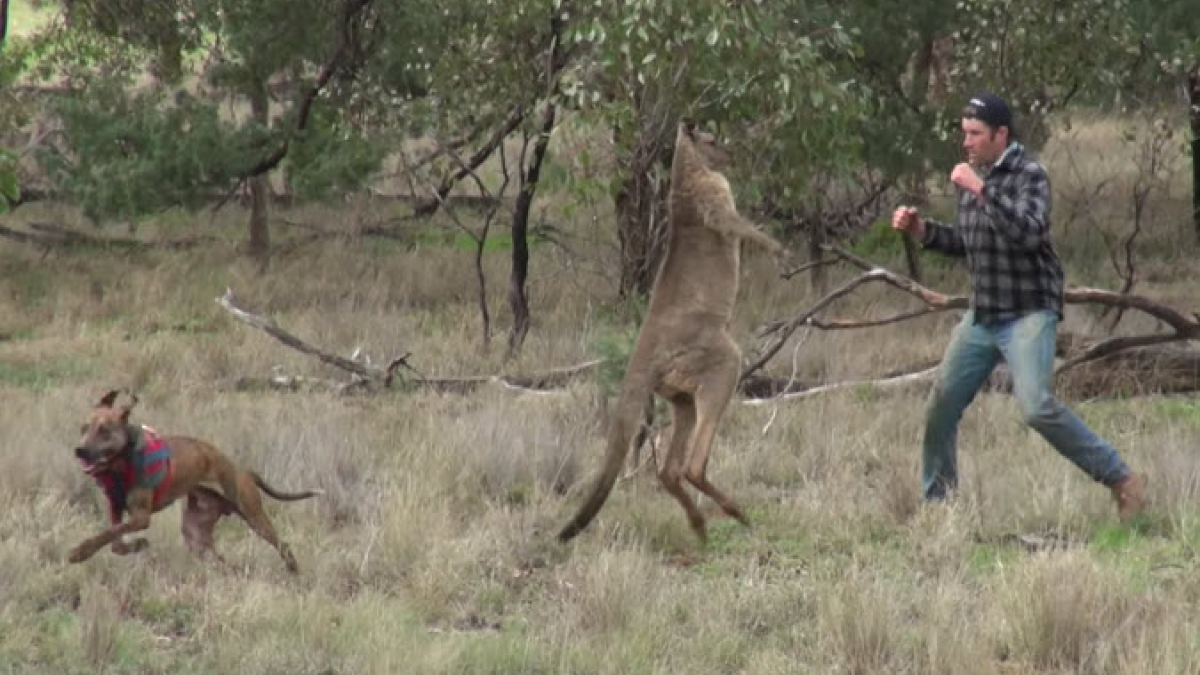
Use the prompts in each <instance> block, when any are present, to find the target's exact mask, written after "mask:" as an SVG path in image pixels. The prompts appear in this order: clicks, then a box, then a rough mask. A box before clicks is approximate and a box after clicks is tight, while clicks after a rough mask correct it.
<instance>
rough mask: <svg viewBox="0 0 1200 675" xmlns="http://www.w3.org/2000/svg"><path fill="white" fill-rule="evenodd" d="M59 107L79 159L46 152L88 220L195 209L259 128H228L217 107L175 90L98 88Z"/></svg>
mask: <svg viewBox="0 0 1200 675" xmlns="http://www.w3.org/2000/svg"><path fill="white" fill-rule="evenodd" d="M57 112H58V114H59V116H60V118H61V119H62V122H63V127H64V131H65V132H66V133H67V135H68V136H69V137H70V138H72V139H73V141H74V150H75V153H76V154H77V155H78V157H79V159H78V160H75V159H73V158H69V157H67V156H64V155H61V154H57V153H52V152H49V151H46V152H43V155H42V159H43V162H44V164H45V166H47V167H48V168H49V169H50V170H51V172H52V175H54V176H55V178H56V180H57V182H58V184H59V185H60V186H61V188H62V189H63V191H64V192H65V193H66V194H67V195H69V196H70V197H71V198H72V199H74V200H75V201H76V202H77V203H78V204H79V205H80V207H82V208H83V210H84V212H85V213H86V214H88V215H89V216H90V217H92V218H102V217H104V218H135V217H137V216H140V215H142V214H146V213H153V212H156V211H161V210H165V209H169V208H172V207H176V206H183V207H196V206H199V205H200V204H202V203H204V202H205V201H207V200H208V199H209V198H211V188H210V189H209V190H201V189H199V188H202V187H204V186H214V185H224V184H227V183H228V181H229V180H230V179H231V177H232V176H233V175H234V174H235V173H236V172H237V171H238V170H239V169H241V168H243V167H245V166H246V165H247V164H248V163H249V162H250V161H251V160H252V159H253V158H255V157H256V153H254V151H253V148H255V147H260V146H261V144H262V141H261V139H262V136H263V133H264V132H263V130H261V129H255V128H253V127H251V128H246V129H236V128H230V127H229V126H227V125H226V124H225V123H223V122H222V121H221V119H220V116H219V111H218V109H217V107H216V105H214V104H212V103H208V102H205V101H201V100H199V99H196V98H194V97H192V96H190V95H187V94H184V93H180V94H179V95H178V96H176V97H175V102H174V105H170V106H168V105H165V104H164V102H163V101H162V100H161V98H160V97H158V96H156V95H154V93H149V92H148V93H143V94H135V95H133V96H127V95H125V93H124V92H121V91H119V90H117V89H114V88H99V87H98V88H96V89H93V90H89V91H88V92H86V93H84V94H83V95H81V96H78V97H71V98H63V99H60V100H59V102H58V105H57Z"/></svg>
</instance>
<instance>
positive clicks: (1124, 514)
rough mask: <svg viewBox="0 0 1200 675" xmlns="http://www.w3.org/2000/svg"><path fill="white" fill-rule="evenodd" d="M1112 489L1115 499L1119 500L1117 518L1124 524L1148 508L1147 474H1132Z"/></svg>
mask: <svg viewBox="0 0 1200 675" xmlns="http://www.w3.org/2000/svg"><path fill="white" fill-rule="evenodd" d="M1110 489H1111V490H1112V494H1113V499H1115V500H1117V517H1118V518H1120V519H1121V521H1122V522H1124V521H1127V520H1129V519H1130V518H1133V517H1134V516H1136V515H1137V514H1139V513H1141V512H1142V509H1144V508H1146V474H1144V473H1135V474H1130V475H1129V477H1128V478H1126V479H1125V480H1123V481H1121V482H1120V483H1117V484H1116V485H1113V486H1112V488H1110Z"/></svg>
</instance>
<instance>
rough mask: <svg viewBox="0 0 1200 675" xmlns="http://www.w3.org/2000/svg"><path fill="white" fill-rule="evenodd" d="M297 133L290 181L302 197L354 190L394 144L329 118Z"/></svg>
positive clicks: (289, 163)
mask: <svg viewBox="0 0 1200 675" xmlns="http://www.w3.org/2000/svg"><path fill="white" fill-rule="evenodd" d="M326 117H327V115H326V114H324V113H320V114H318V115H317V118H318V119H317V123H316V124H313V125H312V126H311V127H310V128H309V129H307V130H306V131H305V132H304V133H301V134H300V135H298V136H297V137H296V139H295V141H294V142H293V143H292V145H291V149H290V151H289V152H288V158H287V163H286V165H285V167H284V168H285V172H286V174H287V181H288V184H289V185H290V186H291V188H292V190H294V191H295V193H296V195H297V196H299V197H301V198H303V199H325V198H329V197H334V196H337V195H340V194H345V193H347V192H353V191H354V190H355V189H357V188H358V186H360V185H362V184H363V183H364V182H365V181H366V179H367V178H368V177H369V176H370V175H371V174H373V173H375V172H376V171H377V170H378V169H379V166H380V164H381V163H382V162H383V159H384V157H386V156H387V154H388V153H389V152H390V151H391V150H392V145H390V144H387V143H381V142H378V140H377V139H374V138H371V137H370V136H368V135H367V134H365V133H363V132H362V131H361V130H359V129H355V128H354V127H352V126H350V125H343V124H338V123H337V122H333V121H327V120H326V119H325V118H326Z"/></svg>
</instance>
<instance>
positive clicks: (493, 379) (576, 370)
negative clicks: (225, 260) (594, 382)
mask: <svg viewBox="0 0 1200 675" xmlns="http://www.w3.org/2000/svg"><path fill="white" fill-rule="evenodd" d="M216 302H217V304H218V305H220V306H221V307H222V308H224V309H225V311H227V312H229V313H230V314H232V315H233V317H234V318H235V319H237V320H238V321H241V322H242V323H245V324H247V325H250V326H253V327H255V328H258V329H259V330H261V331H263V332H265V333H267V334H268V335H270V336H271V337H273V338H275V339H276V340H278V341H280V342H282V343H283V344H285V345H287V346H288V347H291V348H292V349H295V350H296V351H299V352H301V353H303V354H308V355H309V356H314V357H316V358H317V359H318V360H320V361H321V362H322V363H325V364H328V365H331V366H334V367H335V368H339V369H341V370H345V371H347V372H349V373H350V374H351V375H352V376H354V377H355V378H356V379H355V380H352V381H351V382H349V383H335V382H333V381H330V380H321V379H318V378H306V377H300V376H286V375H282V374H279V373H274V374H273V375H272V377H271V378H269V379H267V380H264V381H263V383H264V384H266V385H267V386H272V387H276V388H282V389H295V388H298V387H300V386H302V385H313V384H317V385H319V386H323V387H332V388H335V389H337V390H339V391H341V390H344V389H345V388H346V387H347V386H349V387H353V388H359V387H364V386H365V385H366V384H367V383H378V384H381V385H383V386H384V387H390V386H391V384H392V381H393V379H394V377H395V375H396V373H397V372H398V371H399V368H400V367H401V366H403V367H404V368H406V369H407V370H409V371H411V372H413V373H414V374H415V375H416V377H413V378H410V379H407V380H406V383H408V384H411V385H414V386H417V387H421V388H425V389H432V390H434V391H439V392H447V393H469V392H472V391H474V390H475V389H477V388H479V387H481V386H484V385H489V384H495V385H499V386H501V387H504V388H507V389H515V390H519V391H523V392H535V393H536V392H546V391H549V390H552V389H559V388H562V387H565V386H566V385H567V384H569V383H570V382H572V381H574V380H576V379H578V378H579V377H580V376H582V375H585V374H587V373H589V372H591V371H592V370H594V369H595V368H596V367H597V366H599V365H600V363H601V361H602V360H601V359H594V360H591V361H586V362H584V363H580V364H577V365H574V366H568V367H565V368H554V369H551V370H548V371H545V372H542V373H534V374H532V375H506V374H502V375H473V376H465V377H426V376H424V375H422V374H421V373H420V372H418V371H417V370H416V368H414V367H413V366H412V365H411V364H410V363H409V362H408V358H409V357H410V356H411V355H412V354H411V353H405V354H404V355H403V356H400V357H397V358H395V359H392V361H391V362H390V363H389V364H388V366H387V368H378V367H376V366H372V365H370V364H369V363H363V362H361V361H357V360H355V359H347V358H344V357H341V356H338V355H336V354H333V353H331V352H329V351H327V350H324V349H321V348H319V347H314V346H312V345H310V344H308V343H306V342H304V341H303V340H301V339H300V338H298V337H296V336H295V335H292V334H291V333H289V332H287V331H286V330H284V329H282V328H280V327H279V324H277V323H276V322H275V321H273V320H272V319H268V318H266V317H262V316H258V315H256V314H253V313H251V312H248V311H246V310H244V309H242V308H240V307H238V306H237V305H236V304H234V299H233V291H232V289H227V290H226V291H225V295H224V296H222V297H220V298H217V300H216ZM253 382H254V381H252V380H247V379H243V380H241V381H239V386H248V385H250V384H253Z"/></svg>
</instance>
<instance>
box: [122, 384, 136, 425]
mask: <svg viewBox="0 0 1200 675" xmlns="http://www.w3.org/2000/svg"><path fill="white" fill-rule="evenodd" d="M125 393H126V394H127V397H126V398H128V402H124V403H122V404H121V421H122V422H128V421H129V413H131V412H133V407H134V406H135V405H137V404H138V397H137V394H134V393H133V392H132V391H129V390H128V389H126V390H125Z"/></svg>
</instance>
